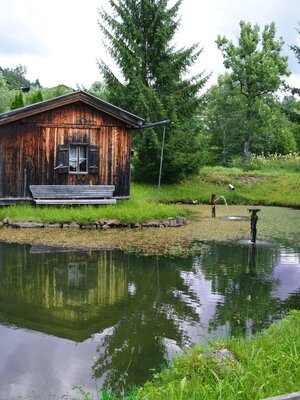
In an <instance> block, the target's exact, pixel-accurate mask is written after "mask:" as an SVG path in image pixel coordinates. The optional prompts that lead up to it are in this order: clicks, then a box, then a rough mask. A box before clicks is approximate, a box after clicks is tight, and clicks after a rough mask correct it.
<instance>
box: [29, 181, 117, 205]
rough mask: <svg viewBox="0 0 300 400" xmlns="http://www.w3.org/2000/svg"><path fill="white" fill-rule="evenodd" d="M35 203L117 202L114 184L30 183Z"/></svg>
mask: <svg viewBox="0 0 300 400" xmlns="http://www.w3.org/2000/svg"><path fill="white" fill-rule="evenodd" d="M29 188H30V191H31V193H32V198H33V201H34V202H35V204H58V205H60V204H70V205H72V204H116V202H117V201H116V199H114V198H113V192H114V190H115V186H114V185H30V187H29Z"/></svg>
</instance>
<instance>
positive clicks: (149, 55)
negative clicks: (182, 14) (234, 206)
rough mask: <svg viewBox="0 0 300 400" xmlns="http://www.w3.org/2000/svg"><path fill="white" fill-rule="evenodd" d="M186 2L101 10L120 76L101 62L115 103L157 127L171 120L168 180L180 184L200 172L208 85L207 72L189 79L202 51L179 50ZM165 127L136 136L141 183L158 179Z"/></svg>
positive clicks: (154, 1)
mask: <svg viewBox="0 0 300 400" xmlns="http://www.w3.org/2000/svg"><path fill="white" fill-rule="evenodd" d="M181 2H182V0H179V1H176V2H175V4H174V5H173V6H171V7H170V6H169V4H168V3H169V2H168V1H167V0H144V1H132V0H130V1H128V0H127V1H124V0H119V1H113V0H111V1H110V2H109V3H110V6H111V9H112V11H111V12H110V13H108V12H107V11H105V10H104V9H103V8H102V9H101V11H100V21H99V26H100V29H101V31H102V33H103V34H104V37H105V39H106V47H107V50H108V53H109V55H110V56H111V57H112V59H113V60H114V61H115V63H116V65H117V67H118V70H119V73H120V74H121V76H120V78H119V77H117V75H116V74H115V73H114V72H113V71H112V69H111V68H110V67H109V66H108V64H107V63H106V62H105V61H104V60H101V61H100V63H99V66H100V70H101V73H102V74H103V77H104V81H105V83H106V85H107V87H108V89H109V100H110V101H111V102H112V103H113V104H116V105H118V106H120V107H122V108H125V109H127V110H130V111H131V112H133V113H135V114H137V115H140V116H142V117H143V118H145V120H146V122H148V123H153V122H157V121H161V120H167V119H169V120H171V121H172V122H173V124H172V125H171V126H169V127H168V128H167V135H166V147H165V157H164V168H163V180H164V181H165V182H166V181H172V180H173V181H174V180H178V179H179V178H181V177H183V176H185V175H186V174H189V173H192V172H194V171H195V170H197V166H198V165H199V163H200V161H201V158H200V154H201V153H200V150H201V140H200V138H199V130H197V129H196V127H197V118H196V116H197V114H198V113H199V107H200V104H201V101H200V98H199V96H198V92H199V90H200V89H201V88H202V87H203V85H204V84H205V82H206V81H207V77H203V74H202V73H199V74H198V75H196V76H193V77H190V78H187V77H186V74H187V72H188V70H189V68H190V67H191V66H192V65H193V64H194V63H195V61H196V60H197V59H198V57H199V55H200V53H201V49H199V48H198V45H197V44H195V45H193V46H191V47H186V48H182V49H179V50H177V49H175V48H174V47H173V44H172V42H173V40H174V35H175V33H176V31H177V29H178V26H179V20H178V19H177V14H178V10H179V7H180V5H181ZM161 134H162V128H161V127H160V128H159V129H157V130H154V129H149V130H144V131H143V132H138V133H137V134H136V136H135V138H134V145H135V146H136V147H137V150H138V151H137V157H136V159H135V162H134V166H135V168H134V176H135V178H136V179H137V180H143V181H156V180H157V177H158V170H159V159H160V145H161Z"/></svg>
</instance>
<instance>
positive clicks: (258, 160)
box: [231, 152, 300, 172]
mask: <svg viewBox="0 0 300 400" xmlns="http://www.w3.org/2000/svg"><path fill="white" fill-rule="evenodd" d="M231 165H232V166H233V167H238V168H242V169H243V170H245V171H252V170H260V171H276V170H277V171H278V170H284V171H286V172H300V155H299V154H298V153H295V152H290V153H288V154H278V153H275V154H268V155H264V154H261V155H251V156H250V157H249V158H248V160H246V161H245V160H244V159H242V158H236V159H234V160H233V161H232V164H231Z"/></svg>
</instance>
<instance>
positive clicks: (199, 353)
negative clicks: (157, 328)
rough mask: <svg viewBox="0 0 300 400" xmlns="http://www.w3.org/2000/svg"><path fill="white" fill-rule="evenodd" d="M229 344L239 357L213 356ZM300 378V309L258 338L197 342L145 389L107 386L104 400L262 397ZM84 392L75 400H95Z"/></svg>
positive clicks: (286, 389)
mask: <svg viewBox="0 0 300 400" xmlns="http://www.w3.org/2000/svg"><path fill="white" fill-rule="evenodd" d="M223 348H227V349H229V350H230V351H231V353H232V354H233V355H234V357H235V359H236V361H234V360H233V359H229V358H228V359H226V358H225V359H223V360H222V361H220V359H218V358H216V357H214V356H213V351H214V350H218V349H223ZM299 382H300V312H299V311H291V312H290V313H289V314H288V315H287V316H286V317H285V318H284V319H283V320H282V321H280V322H277V323H273V324H272V325H271V326H270V327H269V329H268V330H266V331H264V332H262V333H259V334H257V335H255V336H253V337H249V338H246V339H245V338H231V339H228V340H227V341H222V342H221V341H216V342H215V343H213V344H211V345H210V346H209V348H207V347H204V346H201V347H197V346H195V347H193V349H192V350H191V351H190V352H189V353H186V354H185V355H179V356H176V357H175V358H174V360H173V363H172V365H170V366H168V367H166V368H165V369H164V370H163V371H162V372H160V373H158V374H156V375H155V376H154V378H153V380H151V381H148V382H146V384H145V385H144V386H143V387H141V388H140V389H139V390H137V389H136V388H134V390H133V391H131V392H130V393H129V394H128V395H123V396H121V397H116V396H114V395H113V394H110V393H109V391H108V390H107V389H104V390H103V391H102V394H101V396H100V397H99V400H118V399H119V400H121V399H122V400H200V399H205V400H219V399H222V400H241V399H242V400H259V399H264V398H266V397H271V396H278V395H282V394H287V393H291V392H296V391H299V389H300V386H299ZM80 395H81V396H80V397H76V398H74V397H72V400H93V397H92V396H91V395H90V394H89V393H86V392H85V391H84V390H83V389H81V390H80Z"/></svg>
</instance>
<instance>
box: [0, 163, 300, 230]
mask: <svg viewBox="0 0 300 400" xmlns="http://www.w3.org/2000/svg"><path fill="white" fill-rule="evenodd" d="M229 183H231V184H232V185H233V186H234V187H235V190H230V189H229V187H228V184H229ZM299 187H300V174H299V173H296V172H287V171H282V170H279V171H275V172H270V171H267V172H262V171H252V172H251V173H249V172H247V173H246V172H242V170H239V169H225V168H205V169H203V170H202V171H201V173H200V174H199V175H198V176H197V177H193V178H190V179H188V180H186V181H183V182H181V183H180V184H176V185H162V187H161V190H160V200H161V202H160V203H158V202H157V187H156V186H155V185H140V184H133V185H132V198H131V200H129V201H123V202H119V203H118V204H117V205H110V206H101V207H92V206H90V207H89V206H83V207H34V206H24V205H23V206H22V205H18V206H13V207H7V206H5V207H1V208H0V220H2V219H3V218H5V217H9V218H11V219H13V220H16V221H41V222H45V223H46V222H47V223H51V222H66V223H68V222H71V221H76V222H79V223H90V222H94V221H96V220H99V219H101V218H109V219H118V220H120V221H121V222H124V223H139V222H144V221H147V220H153V219H156V220H163V219H165V218H167V217H175V216H176V215H181V216H183V215H187V210H186V209H184V208H182V207H180V206H179V205H175V204H170V203H174V202H183V203H192V202H194V203H202V204H208V203H209V201H210V197H211V194H213V193H214V194H216V196H217V197H219V196H221V195H222V196H224V197H225V198H226V200H227V202H228V204H242V205H245V204H251V205H257V204H259V205H268V206H274V205H276V206H289V207H296V208H300V191H299ZM220 202H223V200H222V199H220Z"/></svg>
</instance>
